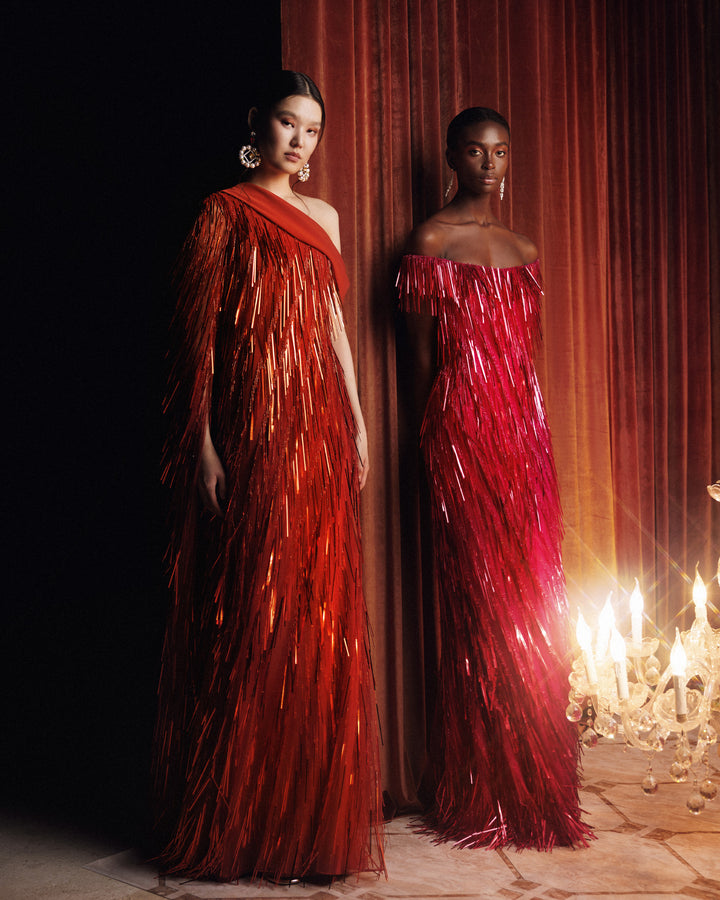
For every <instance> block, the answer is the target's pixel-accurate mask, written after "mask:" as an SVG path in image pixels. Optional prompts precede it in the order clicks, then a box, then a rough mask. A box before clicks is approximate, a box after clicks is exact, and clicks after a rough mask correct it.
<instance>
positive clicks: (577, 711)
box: [565, 700, 583, 722]
mask: <svg viewBox="0 0 720 900" xmlns="http://www.w3.org/2000/svg"><path fill="white" fill-rule="evenodd" d="M582 714H583V711H582V706H580V704H579V703H575V701H574V700H573V701H572V702H571V703H569V704H568V706H567V708H566V710H565V717H566V718H567V720H568V722H579V721H580V719H582Z"/></svg>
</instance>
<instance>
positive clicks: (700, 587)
mask: <svg viewBox="0 0 720 900" xmlns="http://www.w3.org/2000/svg"><path fill="white" fill-rule="evenodd" d="M692 593H693V603H694V604H695V618H696V619H700V620H701V621H704V622H707V588H706V587H705V582H704V581H703V580H702V578H701V577H700V572H698V570H697V567H696V568H695V581H694V582H693V592H692Z"/></svg>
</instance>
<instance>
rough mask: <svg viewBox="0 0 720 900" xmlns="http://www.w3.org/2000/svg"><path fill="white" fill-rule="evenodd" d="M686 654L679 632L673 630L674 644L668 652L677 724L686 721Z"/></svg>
mask: <svg viewBox="0 0 720 900" xmlns="http://www.w3.org/2000/svg"><path fill="white" fill-rule="evenodd" d="M686 669H687V654H686V653H685V648H684V647H683V642H682V639H681V637H680V630H679V629H678V628H676V629H675V643H674V644H673V645H672V650H671V651H670V671H671V672H672V680H673V690H674V691H675V718H676V719H677V721H678V722H684V721H685V720H686V719H687V697H686V696H685V671H686Z"/></svg>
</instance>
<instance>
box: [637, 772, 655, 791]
mask: <svg viewBox="0 0 720 900" xmlns="http://www.w3.org/2000/svg"><path fill="white" fill-rule="evenodd" d="M641 787H642V789H643V793H644V794H648V795H650V794H657V789H658V780H657V778H656V777H655V776H654V775H653V773H652V772H648V773H647V775H646V776H645V777H644V778H643V780H642V783H641Z"/></svg>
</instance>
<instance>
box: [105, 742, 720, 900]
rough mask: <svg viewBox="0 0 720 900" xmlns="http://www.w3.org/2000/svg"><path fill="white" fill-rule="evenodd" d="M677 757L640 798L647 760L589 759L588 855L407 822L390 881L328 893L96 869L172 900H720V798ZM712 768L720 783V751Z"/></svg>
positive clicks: (602, 754) (661, 760) (352, 882)
mask: <svg viewBox="0 0 720 900" xmlns="http://www.w3.org/2000/svg"><path fill="white" fill-rule="evenodd" d="M673 752H674V749H673V747H672V746H668V747H666V749H665V750H664V751H663V753H662V754H658V755H657V756H656V757H655V759H654V761H653V771H654V774H655V776H656V778H658V780H659V781H660V787H659V790H658V792H657V793H656V794H655V795H653V796H646V795H644V794H643V793H642V791H641V789H640V782H641V781H642V778H643V777H644V775H645V772H646V770H647V766H648V760H647V758H646V757H645V756H644V755H643V754H642V753H640V752H638V751H637V750H632V749H628V748H626V747H625V746H624V745H622V744H615V743H613V742H610V741H601V743H600V744H599V745H598V747H597V748H596V749H594V750H589V751H586V752H585V757H584V764H583V783H582V791H581V800H582V805H583V809H584V810H585V811H586V816H587V821H588V822H589V823H590V824H591V825H592V826H593V828H594V829H595V833H596V835H597V840H595V841H593V842H592V843H591V845H590V847H588V848H587V849H583V850H569V849H565V848H559V849H556V850H553V851H552V852H551V853H541V852H536V851H532V850H524V851H522V852H517V851H514V850H513V849H512V848H506V849H503V850H494V851H489V850H458V849H456V848H454V847H453V846H452V845H449V844H433V843H432V841H431V840H430V839H429V838H428V837H427V836H425V835H421V834H417V833H416V832H415V831H414V830H413V828H412V822H411V820H410V819H407V818H400V819H396V820H394V821H393V822H392V823H390V825H389V826H388V828H387V847H386V854H387V868H388V878H387V880H386V879H384V878H380V879H378V878H376V877H375V876H370V875H363V876H360V877H359V878H355V877H354V878H348V879H347V880H346V881H344V882H339V883H336V884H333V885H330V886H329V887H322V888H319V887H317V886H313V885H309V884H308V885H302V884H297V885H290V886H281V885H273V884H268V883H266V882H262V881H260V882H254V883H253V882H250V881H241V882H239V883H237V884H218V883H216V882H203V881H183V880H182V879H177V878H167V879H162V878H159V877H158V875H157V872H156V871H155V869H154V868H153V867H152V866H149V865H147V864H146V863H144V862H143V861H142V860H139V859H137V858H136V856H135V855H134V854H133V853H132V852H130V851H128V852H125V853H120V854H117V855H115V856H111V857H108V858H106V859H102V860H99V861H97V862H95V863H92V864H91V865H89V866H87V868H88V869H90V870H91V871H93V872H96V873H100V874H104V875H107V876H108V877H109V878H112V879H114V880H116V881H122V882H124V883H126V884H128V885H132V886H133V887H135V888H139V889H141V890H144V891H146V892H148V894H151V895H153V894H154V895H155V896H157V897H166V898H168V900H242V898H253V900H277V898H287V900H294V898H304V900H335V898H347V900H391V898H392V900H431V898H438V897H446V898H454V900H483V898H488V900H495V898H496V900H601V898H602V900H609V898H624V900H668V898H677V900H682V898H695V900H720V796H718V798H717V799H715V800H714V801H713V802H709V803H708V804H707V806H706V808H705V810H704V811H703V812H702V813H701V814H700V815H699V816H694V815H692V814H691V813H690V812H689V811H688V810H687V808H686V806H685V802H686V800H687V797H688V796H689V794H690V792H691V789H692V787H693V785H692V778H691V779H690V780H689V781H688V782H687V783H683V784H676V783H674V782H673V781H672V779H671V778H670V776H669V774H667V773H668V770H669V767H670V762H671V761H672V755H673ZM711 770H712V777H713V778H714V780H715V782H716V783H718V784H720V760H719V759H718V755H717V748H713V749H712V753H711ZM698 775H699V778H700V780H702V779H703V778H704V777H705V772H704V767H703V771H702V772H698Z"/></svg>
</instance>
